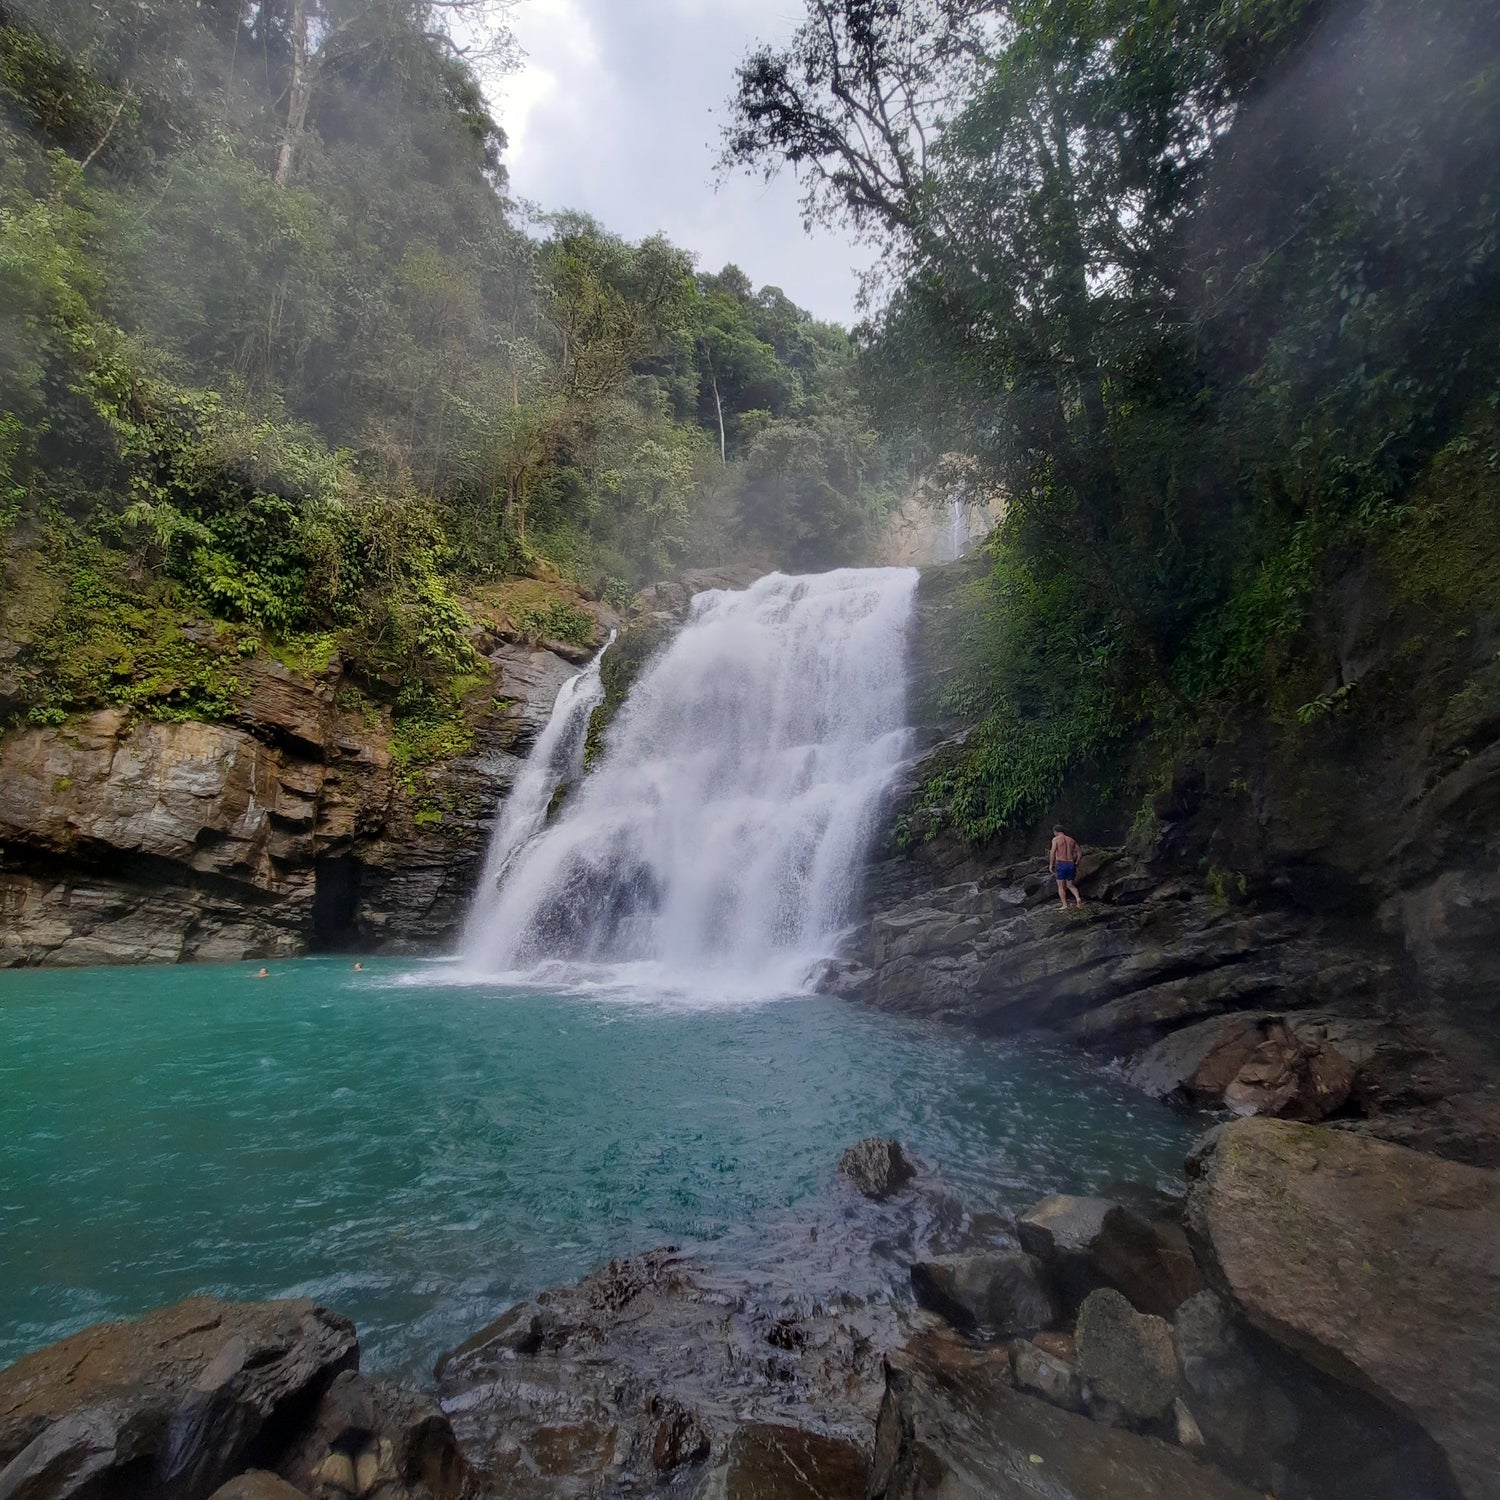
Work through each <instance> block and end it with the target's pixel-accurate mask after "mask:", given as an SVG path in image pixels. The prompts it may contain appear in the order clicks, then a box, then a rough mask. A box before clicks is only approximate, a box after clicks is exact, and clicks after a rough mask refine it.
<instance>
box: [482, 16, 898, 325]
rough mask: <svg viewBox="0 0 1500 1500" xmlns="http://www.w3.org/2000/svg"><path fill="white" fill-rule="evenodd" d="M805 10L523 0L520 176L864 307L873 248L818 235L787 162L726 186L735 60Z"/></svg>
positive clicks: (498, 92)
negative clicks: (772, 175) (723, 163)
mask: <svg viewBox="0 0 1500 1500" xmlns="http://www.w3.org/2000/svg"><path fill="white" fill-rule="evenodd" d="M801 14H802V6H801V4H800V0H521V3H520V4H519V5H518V6H517V8H516V11H515V13H514V19H513V25H514V29H515V32H516V34H517V36H518V37H519V39H520V42H521V45H522V47H523V48H524V49H525V51H526V58H525V62H524V66H523V68H522V70H521V72H519V73H518V74H515V75H512V76H511V77H508V78H506V79H504V80H502V81H501V82H500V83H499V85H498V87H496V88H495V89H494V90H493V93H494V96H495V100H494V102H495V104H496V106H497V108H496V113H497V115H498V116H499V119H500V122H501V123H502V124H503V125H504V127H505V130H506V133H507V135H508V136H509V137H510V150H509V151H508V153H507V163H508V165H509V167H510V175H511V185H512V189H513V191H514V192H515V193H516V194H517V195H518V196H520V197H522V198H527V199H531V200H533V201H535V202H536V203H538V204H540V206H541V207H542V208H544V209H559V208H577V209H582V210H584V211H585V212H587V213H590V214H592V215H593V216H594V217H595V218H596V219H598V220H599V221H600V222H601V223H602V224H604V225H605V226H606V227H607V228H609V229H612V230H614V231H615V232H616V233H618V234H622V235H624V236H625V237H626V238H627V239H632V240H639V239H641V238H643V237H644V236H646V235H649V234H654V233H655V232H656V231H657V230H662V231H664V232H665V233H666V235H667V237H668V238H669V239H670V240H671V241H672V242H673V243H674V244H677V245H681V246H682V247H683V248H684V249H687V250H691V251H693V252H694V253H696V255H697V256H698V265H699V268H700V269H703V270H710V271H716V270H718V269H719V268H720V267H721V266H723V265H724V264H725V263H726V262H727V261H734V262H735V264H736V265H738V266H739V267H740V268H741V269H742V270H743V271H744V272H745V273H746V275H748V276H749V277H750V279H751V280H752V281H753V282H754V283H755V284H756V286H764V285H768V284H769V285H772V286H779V287H780V288H781V289H782V290H783V291H784V292H785V293H786V294H787V296H789V297H790V298H791V299H792V300H793V301H794V302H797V303H799V304H800V305H801V306H803V307H806V308H808V309H809V310H810V311H812V312H813V313H815V314H817V316H819V317H821V318H829V319H833V320H834V321H836V322H841V323H846V324H847V323H850V322H852V321H853V320H854V298H855V291H856V272H855V270H854V269H853V268H854V267H856V266H858V265H863V264H864V263H865V262H866V261H867V259H868V258H869V252H868V251H867V250H865V249H863V248H862V247H858V246H852V245H850V244H849V243H848V242H847V241H846V240H844V239H843V238H842V237H841V236H837V235H833V234H829V233H827V232H826V231H822V230H819V231H816V232H815V233H814V234H812V235H808V234H806V233H805V232H804V231H803V228H802V219H801V214H800V212H799V210H798V206H797V205H798V198H799V196H800V195H799V193H798V190H797V184H796V182H795V180H794V179H793V178H792V176H791V174H790V173H789V172H783V173H781V174H780V176H778V177H777V178H776V179H775V180H774V181H773V182H771V183H769V184H766V183H763V182H761V181H760V180H759V178H758V177H752V176H750V175H748V174H737V175H736V176H735V177H734V178H732V179H730V180H729V181H727V182H726V183H725V184H724V185H723V186H721V187H720V188H718V190H717V191H716V190H715V187H714V175H715V174H714V162H715V159H716V158H717V156H718V152H719V131H720V128H721V126H722V125H723V123H724V120H725V101H726V100H727V99H728V97H729V94H730V91H731V88H732V86H733V80H734V69H735V66H736V65H737V64H738V63H739V62H740V60H741V59H742V58H743V57H744V55H745V53H746V51H747V50H748V49H749V48H750V47H751V45H752V44H753V43H755V42H756V41H771V42H775V41H781V40H784V39H785V38H786V37H787V36H788V35H790V33H791V31H792V30H793V28H794V27H795V26H796V24H797V21H798V19H799V17H800V16H801Z"/></svg>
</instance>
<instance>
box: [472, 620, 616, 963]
mask: <svg viewBox="0 0 1500 1500" xmlns="http://www.w3.org/2000/svg"><path fill="white" fill-rule="evenodd" d="M614 639H615V633H614V631H610V634H609V640H608V641H606V642H605V644H604V648H603V650H601V651H600V652H599V654H598V655H597V656H595V657H594V659H593V660H592V661H591V662H590V663H589V664H588V666H586V667H585V668H584V669H583V671H581V672H577V673H575V674H574V675H573V676H572V677H570V678H568V680H567V681H566V682H564V683H563V685H562V686H561V687H560V688H559V689H558V690H557V698H556V699H555V701H554V702H553V704H552V713H551V715H550V717H549V718H548V720H547V724H546V727H545V728H544V729H543V730H542V732H541V733H540V734H539V735H538V736H537V737H536V742H535V743H534V744H533V745H532V747H531V753H530V754H529V755H528V756H527V757H526V761H525V764H524V765H523V766H522V767H521V774H520V775H519V776H517V777H516V780H515V784H514V785H513V786H512V787H511V789H510V795H509V796H508V797H506V799H505V801H504V803H503V804H502V805H501V808H500V817H499V818H498V820H497V821H496V823H495V831H494V832H493V833H492V834H491V835H490V847H489V850H488V852H487V853H486V854H485V858H484V873H483V874H482V875H481V876H480V879H479V896H478V898H477V899H476V901H475V903H474V908H473V910H472V911H471V912H470V914H469V921H468V925H467V928H466V930H465V935H464V943H465V947H472V946H473V944H474V943H475V941H476V940H477V939H478V937H479V933H478V930H477V929H476V925H475V924H476V922H477V921H478V920H479V919H480V918H481V917H482V914H483V912H484V910H485V907H486V900H485V895H486V892H489V893H494V892H495V891H496V890H497V889H498V888H499V886H500V883H501V882H502V881H503V880H504V879H505V874H506V871H507V870H509V869H510V867H511V865H512V863H514V861H515V858H516V856H517V855H518V854H519V853H520V852H521V850H523V849H524V848H525V847H526V845H527V844H529V843H530V842H531V840H532V839H534V838H535V837H536V835H537V834H538V833H540V832H541V830H542V828H543V826H544V825H545V823H546V821H547V809H548V808H549V807H551V805H552V799H553V797H554V796H556V795H557V790H558V788H559V787H561V786H562V785H563V784H564V783H566V782H570V781H572V780H574V779H575V778H576V777H577V776H578V775H579V774H580V773H581V772H582V770H583V748H584V741H585V739H586V738H587V736H588V729H589V717H590V716H591V715H592V714H593V712H594V710H595V709H596V708H597V707H598V706H599V704H600V703H601V702H602V701H603V699H604V684H603V682H602V681H601V680H600V676H599V669H600V666H601V664H602V662H603V660H604V652H605V651H608V650H609V648H610V646H611V645H613V644H614Z"/></svg>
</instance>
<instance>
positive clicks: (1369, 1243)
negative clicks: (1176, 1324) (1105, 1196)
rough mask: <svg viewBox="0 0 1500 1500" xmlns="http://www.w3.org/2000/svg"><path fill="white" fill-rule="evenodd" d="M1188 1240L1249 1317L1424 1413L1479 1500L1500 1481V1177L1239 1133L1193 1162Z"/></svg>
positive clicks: (1377, 1147) (1403, 1406)
mask: <svg viewBox="0 0 1500 1500" xmlns="http://www.w3.org/2000/svg"><path fill="white" fill-rule="evenodd" d="M1188 1171H1189V1175H1190V1176H1191V1177H1192V1178H1193V1179H1194V1180H1193V1182H1192V1186H1191V1188H1190V1191H1189V1194H1188V1227H1189V1230H1190V1232H1191V1233H1192V1234H1193V1236H1194V1237H1195V1239H1196V1240H1197V1241H1198V1242H1199V1243H1200V1245H1201V1247H1202V1249H1203V1251H1204V1253H1205V1254H1206V1256H1207V1258H1208V1260H1209V1263H1210V1266H1211V1269H1212V1273H1213V1275H1214V1278H1215V1279H1216V1280H1217V1281H1219V1282H1220V1283H1221V1284H1222V1286H1223V1287H1224V1288H1225V1289H1226V1290H1227V1291H1228V1292H1229V1293H1230V1294H1231V1295H1232V1296H1233V1298H1234V1300H1235V1302H1236V1303H1237V1304H1238V1306H1239V1307H1240V1309H1241V1310H1242V1311H1243V1313H1244V1315H1245V1317H1246V1319H1247V1320H1248V1321H1249V1322H1250V1323H1251V1324H1252V1325H1253V1326H1255V1327H1256V1328H1258V1329H1260V1330H1261V1331H1262V1332H1264V1333H1265V1334H1267V1335H1269V1336H1270V1337H1271V1338H1272V1339H1274V1340H1275V1341H1276V1342H1277V1343H1279V1344H1281V1345H1282V1346H1283V1347H1284V1348H1287V1349H1290V1350H1291V1351H1292V1352H1293V1353H1295V1354H1297V1355H1299V1356H1300V1357H1301V1358H1302V1359H1304V1360H1306V1361H1307V1362H1308V1363H1309V1364H1311V1365H1313V1366H1314V1367H1315V1368H1318V1369H1321V1370H1322V1371H1324V1372H1325V1373H1326V1374H1329V1375H1332V1376H1333V1377H1335V1378H1336V1379H1339V1380H1343V1381H1346V1382H1348V1383H1349V1384H1351V1385H1354V1386H1356V1387H1359V1388H1362V1389H1364V1390H1366V1391H1368V1392H1369V1393H1370V1394H1372V1395H1374V1396H1376V1397H1377V1398H1379V1399H1381V1400H1383V1401H1385V1402H1387V1403H1388V1404H1390V1405H1392V1406H1394V1407H1396V1408H1397V1409H1399V1410H1402V1411H1405V1412H1407V1413H1409V1414H1410V1415H1411V1416H1412V1417H1414V1418H1415V1419H1416V1421H1417V1422H1418V1423H1420V1425H1421V1426H1422V1427H1423V1428H1424V1429H1425V1430H1426V1431H1427V1432H1428V1433H1429V1434H1431V1436H1432V1437H1433V1438H1434V1439H1435V1440H1436V1442H1437V1443H1438V1445H1439V1447H1440V1448H1441V1449H1442V1450H1443V1452H1444V1454H1445V1456H1446V1458H1447V1460H1448V1462H1449V1464H1450V1465H1451V1467H1452V1471H1453V1477H1454V1478H1455V1479H1456V1480H1457V1482H1458V1484H1459V1486H1460V1488H1461V1489H1462V1490H1463V1492H1464V1493H1465V1494H1467V1495H1470V1496H1473V1497H1475V1500H1478V1497H1480V1496H1492V1495H1494V1494H1495V1482H1496V1480H1495V1476H1496V1474H1497V1473H1500V1174H1497V1173H1494V1172H1487V1171H1483V1170H1481V1169H1479V1168H1477V1167H1466V1166H1462V1165H1460V1164H1459V1163H1456V1162H1450V1161H1444V1160H1441V1159H1439V1158H1437V1157H1431V1156H1425V1155H1422V1154H1419V1153H1418V1152H1415V1151H1408V1150H1406V1149H1405V1148H1404V1147H1401V1146H1391V1145H1387V1144H1385V1143H1383V1142H1379V1141H1372V1140H1369V1139H1367V1138H1365V1137H1363V1136H1358V1135H1354V1134H1352V1133H1349V1132H1346V1131H1338V1130H1327V1129H1318V1128H1316V1127H1313V1126H1307V1125H1294V1124H1290V1123H1288V1122H1285V1121H1279V1120H1259V1119H1256V1120H1238V1121H1235V1122H1233V1123H1231V1124H1229V1125H1226V1126H1223V1127H1221V1128H1220V1129H1218V1130H1216V1131H1213V1132H1211V1133H1210V1135H1209V1136H1208V1137H1206V1138H1205V1140H1204V1141H1203V1142H1201V1143H1200V1145H1199V1147H1198V1148H1197V1150H1196V1151H1195V1152H1194V1154H1193V1156H1192V1158H1191V1159H1190V1160H1189V1163H1188Z"/></svg>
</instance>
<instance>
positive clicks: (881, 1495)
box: [868, 1340, 1258, 1500]
mask: <svg viewBox="0 0 1500 1500" xmlns="http://www.w3.org/2000/svg"><path fill="white" fill-rule="evenodd" d="M1009 1368H1010V1367H1009V1361H1008V1360H1006V1359H1004V1358H1003V1357H1001V1358H998V1359H997V1358H996V1357H995V1356H993V1355H991V1356H985V1355H983V1354H978V1353H975V1352H971V1351H966V1350H963V1349H958V1348H955V1347H953V1346H951V1345H948V1346H944V1345H943V1344H941V1343H938V1342H936V1341H930V1340H929V1341H918V1342H917V1343H914V1344H913V1345H912V1346H911V1348H910V1350H909V1351H908V1353H907V1354H906V1355H905V1356H903V1359H902V1361H901V1362H900V1363H898V1364H892V1365H891V1366H890V1368H889V1370H888V1374H887V1383H886V1393H885V1400H884V1402H883V1403H882V1405H881V1409H880V1418H879V1422H878V1424H877V1427H876V1433H875V1461H874V1465H873V1471H872V1474H871V1478H870V1488H869V1491H868V1494H869V1496H870V1500H969V1497H974V1500H979V1497H984V1500H1024V1497H1028V1496H1037V1497H1045V1500H1165V1497H1171V1500H1258V1497H1257V1496H1256V1492H1255V1491H1253V1490H1249V1489H1246V1488H1244V1487H1243V1486H1242V1485H1238V1484H1236V1483H1234V1482H1233V1481H1232V1480H1230V1479H1227V1478H1225V1476H1224V1475H1222V1474H1220V1473H1219V1472H1218V1471H1217V1470H1214V1469H1210V1468H1208V1467H1206V1466H1205V1465H1203V1464H1201V1463H1199V1462H1198V1461H1197V1460H1196V1459H1194V1458H1193V1457H1191V1456H1190V1455H1189V1454H1188V1453H1186V1452H1185V1451H1184V1450H1183V1449H1181V1448H1174V1447H1172V1446H1171V1445H1169V1444H1167V1443H1163V1442H1160V1441H1158V1440H1157V1439H1155V1438H1146V1437H1137V1436H1136V1435H1135V1434H1134V1433H1130V1432H1125V1431H1123V1430H1122V1429H1120V1428H1116V1427H1105V1426H1101V1425H1100V1424H1099V1423H1097V1422H1091V1421H1089V1420H1088V1419H1087V1418H1086V1417H1080V1416H1075V1415H1074V1414H1073V1413H1071V1412H1066V1411H1062V1410H1060V1409H1059V1408H1057V1407H1055V1406H1050V1405H1048V1404H1047V1403H1046V1402H1044V1401H1039V1400H1037V1399H1035V1398H1034V1397H1031V1396H1026V1395H1022V1394H1020V1393H1019V1392H1017V1391H1015V1390H1014V1389H1012V1387H1011V1385H1010V1377H1009Z"/></svg>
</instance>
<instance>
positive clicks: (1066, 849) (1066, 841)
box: [1047, 823, 1083, 911]
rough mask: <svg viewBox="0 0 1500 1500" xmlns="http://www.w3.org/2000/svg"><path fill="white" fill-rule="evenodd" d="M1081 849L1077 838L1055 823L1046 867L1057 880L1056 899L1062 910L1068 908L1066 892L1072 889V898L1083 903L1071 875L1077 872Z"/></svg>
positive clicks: (1080, 903)
mask: <svg viewBox="0 0 1500 1500" xmlns="http://www.w3.org/2000/svg"><path fill="white" fill-rule="evenodd" d="M1082 853H1083V850H1082V849H1080V848H1079V847H1078V840H1077V839H1075V838H1070V837H1069V836H1068V835H1067V834H1066V833H1064V832H1063V830H1062V824H1061V823H1058V824H1056V825H1055V826H1054V827H1053V829H1052V852H1051V853H1050V854H1049V855H1048V856H1047V868H1048V869H1049V870H1050V871H1051V872H1052V878H1053V879H1054V880H1055V881H1056V882H1057V899H1058V900H1059V901H1061V902H1062V905H1063V910H1064V911H1067V909H1068V892H1069V891H1072V893H1073V899H1074V900H1075V901H1076V902H1077V903H1078V904H1079V905H1080V906H1082V905H1083V897H1082V896H1080V895H1079V894H1078V887H1077V886H1076V885H1074V884H1073V877H1074V876H1075V875H1077V874H1078V860H1079V857H1080V856H1081V855H1082Z"/></svg>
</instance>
